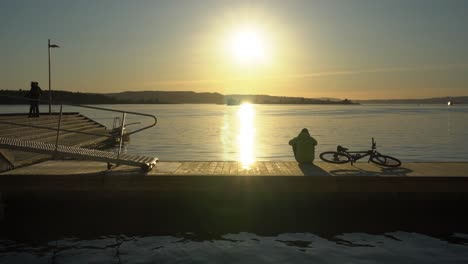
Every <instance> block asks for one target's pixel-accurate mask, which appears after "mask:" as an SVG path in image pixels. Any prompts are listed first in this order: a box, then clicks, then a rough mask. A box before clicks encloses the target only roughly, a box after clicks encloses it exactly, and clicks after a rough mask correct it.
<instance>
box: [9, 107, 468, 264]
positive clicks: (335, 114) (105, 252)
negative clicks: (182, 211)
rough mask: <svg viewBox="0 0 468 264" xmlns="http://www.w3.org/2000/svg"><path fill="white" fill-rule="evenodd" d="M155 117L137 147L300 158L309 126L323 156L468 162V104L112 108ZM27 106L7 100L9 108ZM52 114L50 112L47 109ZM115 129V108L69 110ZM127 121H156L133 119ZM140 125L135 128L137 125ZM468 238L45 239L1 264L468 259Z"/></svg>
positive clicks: (181, 155) (244, 157) (18, 246)
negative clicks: (297, 140)
mask: <svg viewBox="0 0 468 264" xmlns="http://www.w3.org/2000/svg"><path fill="white" fill-rule="evenodd" d="M103 107H109V108H114V109H122V110H129V111H137V112H143V113H148V114H154V115H156V116H157V117H158V119H159V122H158V124H157V126H156V127H154V128H152V129H150V130H148V131H144V132H142V133H140V134H136V135H134V136H132V138H131V142H130V144H129V145H128V146H127V147H126V151H127V152H128V153H133V154H145V155H151V156H153V155H154V156H157V157H159V158H160V160H161V161H173V160H205V161H206V160H241V161H243V162H245V163H251V162H254V161H255V160H292V159H293V156H292V154H291V150H290V147H289V146H288V141H289V139H291V138H292V137H294V136H296V135H297V133H298V132H299V131H300V130H301V129H302V128H303V127H307V128H309V130H310V131H311V134H312V135H313V136H314V137H315V138H316V139H317V140H318V141H319V145H318V147H317V150H316V152H318V153H319V152H321V151H325V150H332V149H335V148H336V145H337V144H341V145H344V146H346V147H349V148H351V149H367V148H369V147H370V138H371V137H375V138H376V140H377V144H378V149H379V150H380V151H381V152H382V153H384V154H388V155H394V156H396V157H398V158H400V159H401V160H402V161H403V162H405V161H406V162H409V161H468V143H467V140H466V139H467V138H468V137H467V136H468V122H467V120H468V118H467V117H468V106H464V105H456V106H453V107H447V106H445V105H421V106H419V105H361V106H316V105H297V106H296V105H251V106H224V105H113V106H103ZM25 110H27V106H0V112H1V113H7V112H19V111H25ZM41 110H42V111H45V110H46V109H45V108H42V109H41ZM65 110H66V111H79V112H81V113H83V114H84V115H86V116H88V117H90V118H93V119H95V120H97V121H98V122H100V123H102V124H104V125H106V126H108V127H109V128H112V123H113V118H114V117H115V116H116V115H115V114H113V113H106V112H96V111H90V110H82V109H74V108H72V107H67V108H65ZM128 122H141V123H143V124H148V122H149V120H148V119H146V118H140V117H135V116H128ZM139 126H141V125H131V126H129V129H130V130H132V129H136V128H137V127H139ZM467 246H468V235H467V234H460V233H455V234H451V235H449V236H446V237H440V236H438V237H434V236H428V235H425V234H418V233H408V232H393V233H386V234H365V233H359V230H356V233H348V234H341V235H336V236H333V237H327V238H324V237H320V236H317V235H315V234H310V233H300V234H280V235H277V236H273V237H267V236H259V235H256V234H252V233H240V234H225V235H222V236H218V237H214V238H206V237H197V235H195V234H174V235H173V236H139V237H126V236H124V235H117V236H102V237H98V238H94V239H85V240H84V239H81V238H64V239H63V240H59V241H49V242H44V243H22V242H17V241H10V240H5V239H3V240H1V239H0V263H219V262H223V263H375V262H378V263H468V247H467Z"/></svg>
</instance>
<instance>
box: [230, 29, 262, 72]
mask: <svg viewBox="0 0 468 264" xmlns="http://www.w3.org/2000/svg"><path fill="white" fill-rule="evenodd" d="M229 46H230V47H229V48H230V52H231V55H232V57H233V58H234V60H235V61H236V62H238V63H242V64H260V63H263V62H265V60H266V55H267V54H266V53H267V51H266V43H265V37H264V36H263V34H262V33H261V32H260V31H258V30H255V29H253V28H247V29H245V28H244V29H240V30H237V31H235V32H234V33H232V35H231V38H230V41H229Z"/></svg>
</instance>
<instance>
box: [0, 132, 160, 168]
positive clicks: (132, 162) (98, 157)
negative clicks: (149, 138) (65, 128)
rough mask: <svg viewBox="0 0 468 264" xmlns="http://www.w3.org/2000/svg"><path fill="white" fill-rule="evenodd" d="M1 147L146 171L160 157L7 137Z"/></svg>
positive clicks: (0, 140) (0, 142) (2, 138)
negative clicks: (118, 153)
mask: <svg viewBox="0 0 468 264" xmlns="http://www.w3.org/2000/svg"><path fill="white" fill-rule="evenodd" d="M0 148H4V149H10V150H16V151H25V152H34V153H41V154H47V155H58V156H62V157H69V158H75V159H79V160H93V161H102V162H107V163H108V164H111V163H112V164H119V165H129V166H136V167H141V168H142V169H143V170H145V171H149V170H151V169H152V168H153V167H154V166H155V165H156V163H157V162H158V158H151V157H145V156H137V155H129V154H121V155H120V156H118V155H117V154H116V153H114V152H109V151H102V150H94V149H86V148H79V147H69V146H63V145H57V150H56V149H55V148H56V146H55V145H54V144H48V143H42V142H37V141H26V140H19V139H14V138H5V137H0Z"/></svg>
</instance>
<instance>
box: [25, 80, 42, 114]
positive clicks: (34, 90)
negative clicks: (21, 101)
mask: <svg viewBox="0 0 468 264" xmlns="http://www.w3.org/2000/svg"><path fill="white" fill-rule="evenodd" d="M41 95H42V90H41V87H39V83H38V82H31V90H29V92H28V94H26V97H29V98H30V100H29V103H30V106H29V117H39V98H41Z"/></svg>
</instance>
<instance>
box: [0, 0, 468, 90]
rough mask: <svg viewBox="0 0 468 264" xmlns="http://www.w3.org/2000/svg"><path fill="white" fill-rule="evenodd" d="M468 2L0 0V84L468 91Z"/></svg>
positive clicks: (69, 87)
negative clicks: (49, 73) (49, 59)
mask: <svg viewBox="0 0 468 264" xmlns="http://www.w3.org/2000/svg"><path fill="white" fill-rule="evenodd" d="M467 28H468V1H463V0H460V1H452V0H446V1H443V0H440V1H431V0H412V1H409V0H403V1H398V0H389V1H375V0H362V1H357V0H356V1H352V0H343V1H330V0H324V1H313V0H306V1H221V0H218V1H208V0H205V1H196V0H186V1H176V0H174V1H144V0H140V1H130V0H128V1H120V0H79V1H77V0H61V1H49V0H41V1H38V0H31V1H23V0H11V1H9V0H0V43H1V49H0V76H1V78H0V81H1V83H0V88H1V89H11V90H18V89H28V88H29V82H30V81H32V80H35V81H38V82H39V84H40V86H41V87H42V88H43V89H47V84H48V77H47V39H48V38H50V39H51V40H52V43H53V44H57V45H60V48H58V49H53V50H52V81H53V83H52V86H53V87H52V88H53V89H57V90H68V91H80V92H97V93H107V92H121V91H139V90H159V91H196V92H219V93H222V94H234V93H241V94H269V95H282V96H303V97H336V98H350V99H384V98H427V97H438V96H461V95H468V30H467Z"/></svg>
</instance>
